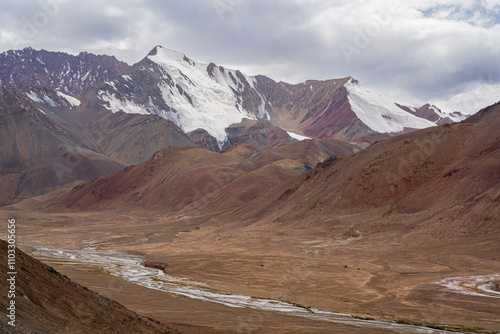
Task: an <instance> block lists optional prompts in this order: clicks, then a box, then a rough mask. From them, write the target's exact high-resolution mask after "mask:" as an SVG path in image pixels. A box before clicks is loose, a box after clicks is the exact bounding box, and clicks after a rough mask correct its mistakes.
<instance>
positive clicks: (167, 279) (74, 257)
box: [33, 247, 457, 334]
mask: <svg viewBox="0 0 500 334" xmlns="http://www.w3.org/2000/svg"><path fill="white" fill-rule="evenodd" d="M33 254H34V255H35V256H36V257H37V258H39V259H40V260H42V261H43V260H45V261H47V262H52V263H60V264H72V265H93V266H97V267H99V268H101V269H102V270H105V271H106V272H108V273H109V274H110V275H113V276H117V277H121V278H122V279H124V280H126V281H128V282H131V283H135V284H138V285H141V286H143V287H146V288H149V289H154V290H159V291H164V292H168V293H172V294H176V295H182V296H186V297H189V298H194V299H198V300H203V301H209V302H214V303H220V304H223V305H226V306H229V307H241V308H251V309H256V310H261V311H269V312H277V313H280V314H285V315H289V316H299V317H305V318H309V319H313V320H318V321H329V322H334V323H340V324H344V325H352V326H358V327H362V328H366V329H385V330H390V331H394V332H396V333H408V334H410V333H412V334H415V333H418V334H420V333H423V334H438V333H457V332H450V331H445V330H438V329H433V328H428V327H419V326H411V325H405V324H399V323H391V322H383V321H374V320H363V319H358V318H354V317H352V316H351V315H349V314H340V313H332V312H326V311H321V310H318V309H315V308H305V307H300V306H297V305H294V304H291V303H287V302H283V301H279V300H271V299H263V298H254V297H249V296H241V295H232V294H223V293H218V292H216V291H214V290H212V289H210V287H208V286H207V285H205V284H203V283H197V282H192V281H189V280H188V279H185V278H178V277H172V276H169V275H166V274H164V273H163V271H162V270H158V269H154V268H149V267H146V266H144V265H143V263H144V261H145V260H146V258H145V257H143V256H140V255H136V254H130V253H124V252H116V251H112V250H100V249H95V248H84V249H64V250H62V249H50V248H43V247H42V248H38V249H37V250H36V251H35V252H34V253H33Z"/></svg>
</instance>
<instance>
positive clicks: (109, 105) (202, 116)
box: [0, 46, 466, 149]
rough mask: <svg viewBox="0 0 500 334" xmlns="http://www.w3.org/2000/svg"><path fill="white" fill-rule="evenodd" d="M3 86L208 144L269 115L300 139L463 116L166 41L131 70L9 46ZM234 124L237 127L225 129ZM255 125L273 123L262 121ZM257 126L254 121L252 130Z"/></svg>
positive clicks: (102, 60) (0, 75) (229, 138)
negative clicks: (297, 79)
mask: <svg viewBox="0 0 500 334" xmlns="http://www.w3.org/2000/svg"><path fill="white" fill-rule="evenodd" d="M0 84H1V85H2V86H4V87H6V88H23V87H28V86H32V85H38V86H46V87H48V88H51V89H55V90H57V91H58V93H57V95H58V96H56V97H50V96H44V95H43V94H44V93H43V92H38V93H37V94H34V93H30V91H29V90H28V91H27V94H28V97H30V98H31V100H32V101H34V102H40V101H44V102H46V103H48V104H49V105H50V104H51V103H59V104H61V103H62V106H64V107H67V106H68V105H72V106H73V107H78V105H79V104H80V103H82V105H88V104H89V103H90V104H91V105H94V103H97V104H98V105H101V106H102V107H103V108H106V109H107V110H109V111H112V112H114V113H116V112H119V111H122V112H125V113H128V114H142V115H158V116H160V117H162V118H165V119H168V120H171V121H173V122H174V123H175V124H176V125H177V126H178V127H179V128H181V129H182V131H184V132H185V133H187V134H190V136H191V138H192V139H193V140H194V141H195V142H196V143H198V144H202V145H204V144H206V145H205V146H206V147H210V148H211V149H222V148H224V147H226V146H228V145H231V143H233V142H234V140H236V138H247V140H252V138H256V137H255V135H256V134H255V135H251V134H250V133H246V134H244V135H243V134H238V133H236V132H237V131H235V129H241V130H242V131H243V130H244V131H248V130H249V129H250V128H249V126H248V124H250V123H248V122H247V123H245V124H243V121H244V120H253V121H259V122H268V121H269V122H271V123H272V125H274V126H276V127H279V128H281V129H283V130H285V131H287V132H288V134H289V135H290V136H291V137H294V138H322V139H326V138H335V139H341V140H352V139H355V138H359V137H363V136H365V135H369V134H380V133H382V134H386V136H387V135H394V134H397V133H401V132H402V131H411V130H415V129H422V128H426V127H430V126H434V125H436V124H443V123H450V122H456V121H460V120H463V119H464V118H465V117H466V115H463V114H460V113H458V112H455V113H452V114H447V113H444V112H442V111H441V110H439V109H438V108H437V107H435V106H431V105H428V104H427V105H424V106H421V107H419V108H415V107H410V106H404V105H399V104H396V103H394V102H392V101H390V100H388V99H386V98H384V97H382V96H379V95H377V94H374V93H371V92H370V91H368V90H367V89H365V88H364V87H363V86H362V85H361V84H360V83H359V82H358V81H357V80H355V79H354V78H351V77H347V78H341V79H333V80H326V81H318V80H308V81H306V82H304V83H299V84H294V85H292V84H288V83H285V82H276V81H274V80H272V79H270V78H268V77H266V76H263V75H258V76H249V75H245V74H243V73H241V72H240V71H238V70H230V69H227V68H224V67H222V66H217V65H215V64H214V63H210V64H202V63H199V62H197V61H194V60H192V59H190V58H188V57H187V56H186V55H184V54H182V53H179V52H176V51H172V50H169V49H166V48H163V47H161V46H157V47H155V48H154V49H153V50H151V52H149V54H148V55H147V56H146V57H145V58H144V59H143V60H141V61H140V62H138V63H137V64H135V65H133V66H128V65H127V64H125V63H122V62H120V61H118V60H116V59H115V58H114V57H110V56H96V55H92V54H89V53H85V52H82V53H80V54H79V55H78V56H72V55H68V54H65V53H61V52H48V51H44V50H41V51H36V50H33V49H31V48H26V49H24V50H18V51H8V52H4V53H2V54H0ZM90 87H92V89H89V88H90ZM74 96H76V97H78V99H76V98H75V97H74ZM57 101H59V102H57ZM80 101H81V102H80ZM232 125H237V126H233V127H232V128H231V129H230V130H229V128H230V126H232ZM257 127H258V128H260V129H261V130H262V131H265V129H271V128H270V127H269V126H267V125H265V124H260V125H258V126H257ZM255 129H256V127H255V126H254V127H252V132H253V131H255ZM271 133H272V134H271ZM276 133H279V131H277V129H274V128H273V130H272V131H271V132H270V134H269V135H265V136H261V135H259V136H257V137H259V138H260V139H258V140H256V141H255V142H253V144H256V145H260V144H266V145H269V144H271V143H272V144H271V145H274V144H276V140H275V138H272V137H273V136H274V135H273V134H276ZM290 136H285V135H283V133H280V135H279V136H278V137H280V138H284V140H285V141H286V142H288V141H289V140H291V139H290V138H289V137H290Z"/></svg>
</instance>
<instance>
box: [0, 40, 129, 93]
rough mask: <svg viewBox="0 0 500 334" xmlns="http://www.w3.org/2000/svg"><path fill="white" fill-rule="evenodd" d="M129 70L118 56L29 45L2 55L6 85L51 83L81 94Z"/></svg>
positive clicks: (0, 74) (0, 71)
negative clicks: (40, 48)
mask: <svg viewBox="0 0 500 334" xmlns="http://www.w3.org/2000/svg"><path fill="white" fill-rule="evenodd" d="M128 69H129V65H128V64H126V63H124V62H121V61H119V60H117V59H116V58H115V57H112V56H105V55H100V56H97V55H94V54H91V53H86V52H82V53H80V54H79V55H77V56H73V55H69V54H66V53H62V52H48V51H45V50H40V51H37V50H34V49H32V48H26V49H24V50H16V51H7V52H4V53H1V54H0V84H1V85H3V86H5V87H7V88H18V89H21V88H25V87H28V86H32V85H37V86H48V87H50V88H53V89H58V90H60V91H62V92H65V93H67V94H71V95H81V94H82V93H83V92H85V91H86V90H87V89H88V88H89V87H91V86H92V85H94V84H96V83H100V82H104V81H108V80H114V79H116V78H117V77H118V76H119V75H121V74H124V73H125V72H126V71H127V70H128Z"/></svg>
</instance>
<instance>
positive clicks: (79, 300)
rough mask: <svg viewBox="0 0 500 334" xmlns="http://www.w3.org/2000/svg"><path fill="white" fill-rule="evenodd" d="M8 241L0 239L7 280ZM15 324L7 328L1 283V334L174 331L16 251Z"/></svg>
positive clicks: (1, 271)
mask: <svg viewBox="0 0 500 334" xmlns="http://www.w3.org/2000/svg"><path fill="white" fill-rule="evenodd" d="M7 245H8V244H7V242H6V241H4V240H0V278H1V280H2V282H6V279H7V272H8V271H9V270H8V269H7ZM16 268H18V269H17V272H18V273H17V275H16V298H15V306H16V326H15V327H12V326H10V325H8V324H7V321H8V319H7V317H6V314H5V312H6V309H7V307H8V303H9V302H10V299H7V287H6V285H5V283H2V298H0V305H1V307H2V320H1V321H0V332H2V333H30V334H31V333H33V334H34V333H43V334H45V333H46V334H56V333H60V334H66V333H72V334H73V333H74V334H77V333H82V334H83V333H85V334H87V333H88V334H94V333H95V334H97V333H102V334H104V333H144V334H146V333H148V334H149V333H150V334H153V333H178V332H177V331H172V330H169V328H168V327H166V326H164V325H162V324H160V323H159V322H157V321H154V320H152V319H148V318H145V317H142V316H140V315H138V314H137V313H135V312H132V311H130V310H128V309H126V308H125V307H124V306H122V305H120V304H118V303H117V302H115V301H112V300H111V299H108V298H106V297H102V296H100V295H98V294H97V293H95V292H92V291H90V290H88V289H87V288H85V287H83V286H81V285H79V284H77V283H73V282H72V281H71V280H70V279H69V278H67V277H66V276H63V275H61V274H59V273H58V272H57V271H55V270H54V269H53V268H52V267H49V266H47V265H45V264H43V263H42V262H40V261H38V260H36V259H34V258H32V257H30V256H28V255H26V254H25V253H23V252H22V251H20V250H19V249H16Z"/></svg>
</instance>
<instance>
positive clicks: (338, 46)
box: [0, 0, 500, 113]
mask: <svg viewBox="0 0 500 334" xmlns="http://www.w3.org/2000/svg"><path fill="white" fill-rule="evenodd" d="M158 44H160V45H162V46H164V47H167V48H170V49H174V50H177V51H180V52H183V53H185V54H186V55H187V56H188V57H190V58H192V59H195V60H197V61H200V62H205V63H209V62H212V61H213V62H215V63H217V64H219V65H223V66H226V67H229V68H233V69H240V70H241V71H243V72H245V73H246V74H250V75H255V74H265V75H267V76H269V77H271V78H273V79H275V80H277V81H278V80H283V81H286V82H290V83H298V82H301V81H305V80H307V79H320V80H324V79H332V78H339V77H345V76H353V77H355V78H356V79H358V80H359V81H361V83H362V84H363V85H364V86H365V87H366V88H368V89H369V90H371V91H373V92H376V93H378V94H381V95H384V96H386V97H388V98H391V99H392V100H393V101H396V102H400V103H404V104H412V105H420V104H423V103H426V102H430V103H433V104H435V105H437V106H439V107H441V108H442V109H444V110H445V111H454V110H461V111H464V112H469V113H471V112H473V111H477V110H478V109H479V108H482V107H485V106H487V105H489V104H491V103H493V102H496V101H498V100H500V0H404V1H403V0H401V1H387V0H272V1H271V0H127V1H124V0H86V1H79V0H2V2H1V4H0V51H6V50H9V49H19V48H24V47H26V46H32V47H34V48H36V49H42V48H43V49H46V50H51V51H66V52H70V53H75V54H76V53H79V52H80V51H88V52H93V53H99V54H110V55H115V56H116V57H117V58H118V59H121V60H124V61H126V62H128V63H130V64H133V63H135V62H137V61H139V60H140V59H142V58H143V57H144V56H145V55H146V54H147V53H148V52H149V50H151V49H152V48H153V47H154V46H155V45H158Z"/></svg>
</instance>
